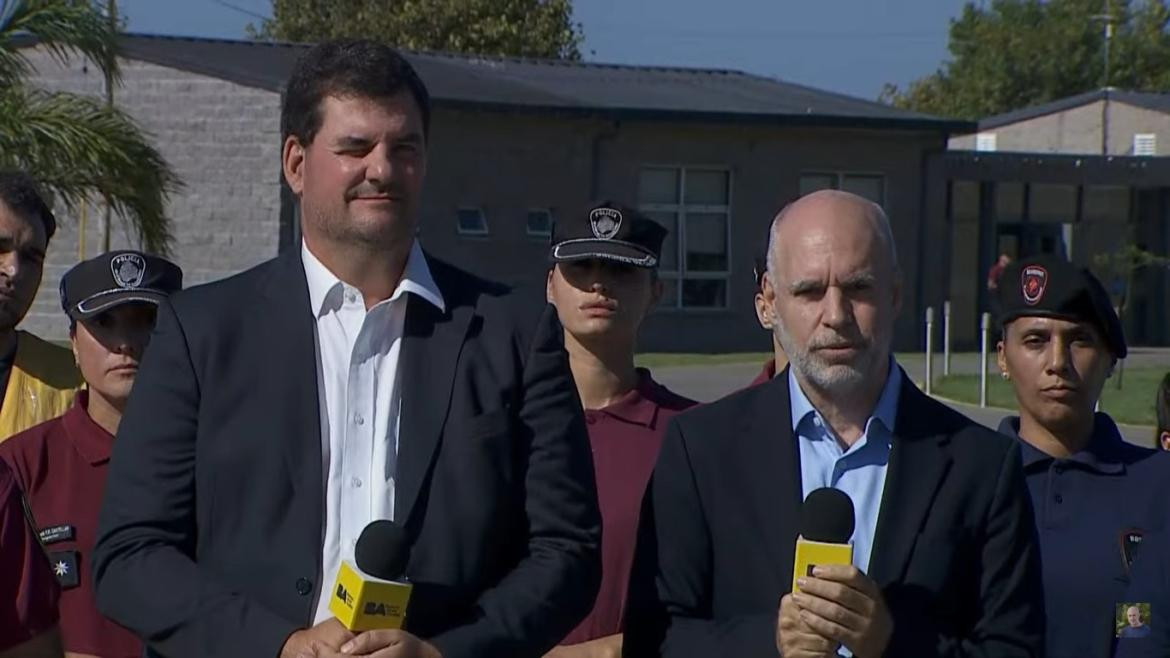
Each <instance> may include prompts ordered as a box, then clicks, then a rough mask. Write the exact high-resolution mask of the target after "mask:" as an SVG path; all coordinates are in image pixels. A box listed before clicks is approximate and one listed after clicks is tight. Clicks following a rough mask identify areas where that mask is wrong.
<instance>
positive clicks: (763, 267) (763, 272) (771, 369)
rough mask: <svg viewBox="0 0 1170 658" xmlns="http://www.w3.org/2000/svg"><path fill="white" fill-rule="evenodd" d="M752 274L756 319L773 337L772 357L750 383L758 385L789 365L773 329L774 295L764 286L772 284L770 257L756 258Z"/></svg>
mask: <svg viewBox="0 0 1170 658" xmlns="http://www.w3.org/2000/svg"><path fill="white" fill-rule="evenodd" d="M752 274H753V275H754V277H755V280H756V294H755V302H756V319H757V320H759V321H760V326H761V327H763V328H764V329H766V330H768V333H769V334H770V335H771V337H772V358H771V360H769V361H767V362H766V363H764V368H763V369H762V370H761V371H760V374H758V375H756V378H755V379H753V380H752V383H751V384H749V386H758V385H760V384H763V383H765V382H769V381H771V380H772V378H773V377H775V376H776V373H778V372H783V371H784V368H786V367H788V357H787V355H785V354H784V346H783V345H781V344H780V341H779V340H777V339H776V332H775V331H773V330H772V305H771V303H770V302H769V301H768V300H769V299H771V298H772V296H771V295H767V296H766V295H765V294H764V286H767V285H770V284H769V283H768V259H767V257H766V256H760V257H757V258H756V262H755V267H754V268H753V269H752Z"/></svg>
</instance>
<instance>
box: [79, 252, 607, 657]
mask: <svg viewBox="0 0 1170 658" xmlns="http://www.w3.org/2000/svg"><path fill="white" fill-rule="evenodd" d="M428 265H429V266H430V268H431V273H432V275H433V277H434V279H435V282H436V283H437V285H438V286H439V289H440V290H441V291H442V293H443V297H444V299H445V302H446V306H447V311H446V312H445V313H441V312H440V311H439V310H438V309H437V308H435V307H434V306H432V305H431V304H429V303H428V302H426V301H423V300H421V299H419V298H416V297H415V296H414V295H409V296H408V299H409V301H408V306H407V312H406V326H405V333H404V343H403V348H402V351H401V357H400V358H401V361H400V363H399V368H401V369H402V370H401V372H402V375H401V377H402V380H401V381H402V396H403V397H402V416H401V421H400V423H401V424H400V434H399V436H400V439H399V453H398V471H397V473H398V474H397V482H396V492H397V496H396V500H395V518H396V519H398V520H399V521H403V520H405V525H406V527H407V530H408V532H409V534H410V536H412V537H413V540H414V543H413V551H412V553H411V557H410V560H409V565H408V567H407V576H408V577H409V578H411V579H412V580H413V581H415V583H416V588H415V595H414V597H413V598H412V601H411V605H410V608H409V610H408V613H407V629H408V630H411V631H412V632H414V633H415V634H417V635H420V636H422V637H425V638H430V639H431V641H432V642H433V643H434V644H435V645H436V646H437V647H438V648H439V649H440V650H441V651H442V652H443V655H444V656H445V657H446V658H458V657H460V656H476V657H479V656H537V655H540V654H541V653H543V652H544V651H545V650H546V649H548V648H549V647H552V646H553V645H555V644H556V643H557V641H558V640H560V638H562V637H564V635H565V634H566V633H568V632H569V630H571V629H572V628H573V626H574V625H575V624H576V623H577V622H578V621H579V620H580V619H582V618H583V617H584V616H585V614H586V613H588V611H589V609H590V607H591V605H592V603H593V599H594V596H595V595H596V590H597V587H598V583H599V578H600V562H599V557H598V550H599V549H598V545H599V539H600V519H599V515H598V510H597V496H596V490H595V485H594V481H593V465H592V459H591V457H590V452H589V443H588V438H587V434H586V430H585V424H584V418H583V414H582V412H581V409H580V402H579V400H578V398H577V393H576V389H575V387H574V384H573V381H572V378H571V375H570V373H569V369H568V360H567V357H566V356H565V353H564V350H563V346H562V334H561V328H560V325H559V323H558V322H557V321H556V315H555V310H554V309H552V307H551V306H547V307H545V308H544V310H543V314H540V310H541V309H540V303H539V301H538V300H540V299H541V298H540V297H535V298H533V300H532V301H534V302H536V304H527V305H525V304H522V303H519V302H518V301H517V300H516V299H515V298H514V296H513V295H512V294H510V293H508V292H507V291H506V290H505V289H503V288H502V287H500V286H497V285H495V284H491V283H488V282H486V281H483V280H481V279H478V278H475V277H473V276H471V275H470V274H467V273H464V272H462V271H460V270H457V269H455V268H454V267H451V266H449V265H446V264H444V263H442V262H440V261H438V260H436V259H434V258H428ZM525 306H527V307H528V308H530V309H532V312H528V313H525V312H524V310H523V307H525ZM525 316H527V317H528V319H524V318H525ZM538 316H539V317H538ZM313 323H314V319H313V314H312V312H311V311H310V308H309V293H308V287H307V283H306V279H305V274H304V269H303V266H302V264H301V259H300V251H299V250H297V251H295V252H292V253H289V254H287V255H284V256H281V257H279V258H277V259H275V260H273V261H270V262H268V263H265V264H263V265H260V266H259V267H257V268H255V269H252V270H250V271H248V272H245V273H243V274H240V275H238V276H235V277H233V278H230V279H227V280H225V281H222V282H218V283H214V284H210V285H206V286H201V287H198V288H193V289H191V290H188V291H185V292H183V293H180V294H178V295H176V296H174V297H173V298H172V299H171V301H170V303H169V304H163V305H162V306H161V308H160V309H159V319H158V326H157V329H156V331H155V335H154V338H153V339H152V342H151V345H150V349H149V350H148V352H147V354H146V356H145V358H144V360H143V362H142V366H141V370H140V372H139V374H138V379H137V382H136V383H135V386H134V394H133V396H132V397H131V400H130V404H129V406H128V408H127V410H126V414H125V417H124V418H123V420H122V424H121V427H120V429H119V432H118V438H117V441H116V442H115V447H114V455H113V459H112V463H111V469H110V476H109V483H108V485H107V488H106V498H105V501H104V504H103V507H102V512H101V517H100V523H99V535H98V541H97V546H96V548H95V551H94V557H93V571H94V578H95V579H96V589H97V601H98V606H99V608H100V609H101V611H102V612H103V613H104V614H106V615H108V616H109V617H111V618H112V619H114V620H115V621H117V622H119V623H121V624H122V625H124V626H126V627H128V628H130V629H131V630H133V631H135V632H136V633H137V634H138V635H139V636H141V637H142V638H143V639H145V640H146V641H147V642H149V643H150V645H151V646H152V647H153V649H154V650H155V651H157V652H160V653H162V654H164V655H167V656H249V657H252V656H255V657H258V658H259V657H263V658H270V657H274V656H276V655H277V653H278V652H279V650H280V648H281V646H282V645H283V643H284V640H285V639H286V638H287V636H288V635H289V634H290V633H292V632H293V631H294V630H296V629H299V628H304V627H306V626H308V625H310V622H311V619H312V616H313V614H314V612H315V610H314V599H315V597H314V593H315V590H316V588H317V587H325V588H331V587H332V586H333V579H334V578H335V576H336V574H331V573H330V574H323V575H321V574H319V572H320V570H321V543H322V532H323V530H322V529H323V527H324V510H323V507H324V500H325V491H324V484H323V478H324V475H323V473H322V461H323V460H322V444H321V432H320V428H321V424H320V418H319V415H320V414H319V406H318V391H317V373H316V357H315V349H316V347H315V341H314V333H313V332H314V329H313V327H314V325H313ZM318 579H322V580H323V582H318Z"/></svg>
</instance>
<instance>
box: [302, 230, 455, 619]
mask: <svg viewBox="0 0 1170 658" xmlns="http://www.w3.org/2000/svg"><path fill="white" fill-rule="evenodd" d="M301 260H302V262H303V264H304V267H305V278H306V279H307V280H308V283H309V304H310V308H311V309H312V311H313V313H314V316H315V318H316V323H315V324H314V334H315V336H316V339H317V394H318V400H319V402H318V404H319V405H320V410H321V450H322V465H323V468H322V473H324V474H327V477H326V479H325V492H324V494H325V495H324V499H325V528H324V533H323V536H322V558H323V559H322V561H321V574H320V576H319V578H318V582H317V613H316V616H315V617H314V622H313V623H315V624H317V623H320V622H322V621H324V620H326V619H328V618H329V617H330V612H329V594H330V592H332V589H333V581H334V579H336V578H337V569H338V568H339V567H340V566H341V562H342V561H343V560H352V559H353V549H354V546H355V545H356V544H357V539H358V536H360V535H361V532H362V530H363V529H364V528H365V527H366V525H367V524H368V523H370V522H371V521H374V520H376V519H391V520H393V518H394V481H395V476H396V474H397V473H396V470H397V461H398V423H399V418H400V416H401V414H400V412H401V405H402V394H401V386H399V376H400V374H399V370H398V362H399V356H400V355H401V352H402V334H403V330H404V328H405V326H406V300H407V298H406V293H408V292H409V293H413V294H415V295H418V296H419V297H421V298H422V299H425V300H426V301H428V302H430V303H431V304H434V305H435V306H436V307H438V308H439V310H441V311H442V310H444V309H445V304H444V302H443V295H442V293H440V292H439V288H438V286H436V285H435V280H434V279H433V278H432V277H431V271H430V268H429V267H427V260H426V256H424V255H423V252H422V248H421V247H419V244H418V242H417V241H416V242H415V243H414V245H413V246H412V247H411V250H410V256H409V257H408V258H407V260H406V267H405V269H404V270H403V273H402V280H401V281H399V283H398V287H397V288H396V289H395V290H394V294H393V295H391V297H390V299H387V300H384V301H381V302H379V303H377V304H375V305H374V306H372V307H370V308H369V309H366V305H365V300H364V298H363V297H362V293H361V291H360V290H358V289H357V288H355V287H353V286H351V285H349V284H348V283H345V282H344V281H341V280H340V279H338V278H337V276H335V275H334V274H333V273H332V272H330V271H329V269H328V268H326V267H325V265H324V264H322V263H321V261H319V260H317V257H316V256H314V255H313V254H312V252H310V251H309V248H308V245H306V244H304V243H302V244H301Z"/></svg>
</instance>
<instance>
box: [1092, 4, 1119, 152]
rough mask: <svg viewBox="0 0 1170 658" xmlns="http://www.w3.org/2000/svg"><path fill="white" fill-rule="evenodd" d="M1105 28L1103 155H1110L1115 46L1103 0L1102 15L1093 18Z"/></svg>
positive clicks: (1102, 110)
mask: <svg viewBox="0 0 1170 658" xmlns="http://www.w3.org/2000/svg"><path fill="white" fill-rule="evenodd" d="M1091 18H1092V19H1093V20H1094V21H1100V22H1101V23H1103V24H1104V26H1105V42H1104V48H1103V51H1104V53H1103V54H1104V71H1103V72H1102V73H1103V74H1102V76H1101V89H1102V92H1103V93H1104V98H1103V100H1102V103H1101V155H1109V89H1110V87H1109V50H1110V47H1111V46H1112V45H1113V19H1114V16H1113V14H1111V13H1110V12H1109V0H1102V5H1101V13H1100V14H1097V15H1095V16H1092V17H1091Z"/></svg>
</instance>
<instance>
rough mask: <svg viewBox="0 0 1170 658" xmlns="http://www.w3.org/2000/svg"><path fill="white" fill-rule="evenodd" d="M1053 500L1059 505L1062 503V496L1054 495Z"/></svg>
mask: <svg viewBox="0 0 1170 658" xmlns="http://www.w3.org/2000/svg"><path fill="white" fill-rule="evenodd" d="M1053 500H1055V501H1056V504H1057V505H1059V504H1061V503H1063V502H1064V496H1062V495H1060V494H1056V496H1054V497H1053Z"/></svg>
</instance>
